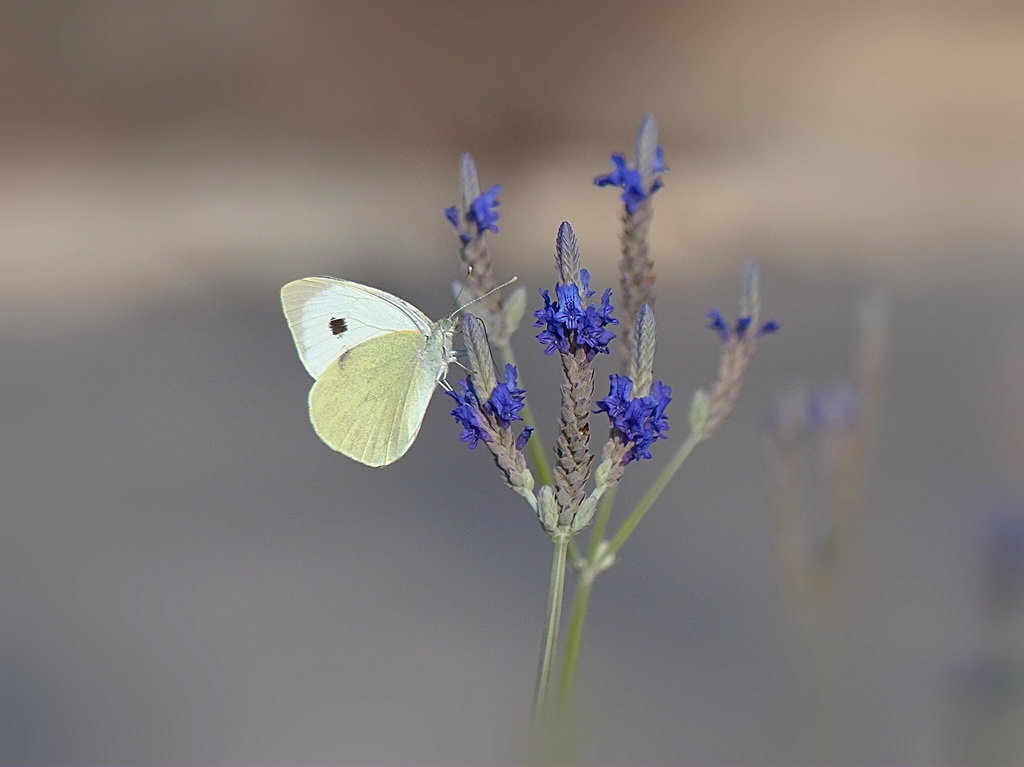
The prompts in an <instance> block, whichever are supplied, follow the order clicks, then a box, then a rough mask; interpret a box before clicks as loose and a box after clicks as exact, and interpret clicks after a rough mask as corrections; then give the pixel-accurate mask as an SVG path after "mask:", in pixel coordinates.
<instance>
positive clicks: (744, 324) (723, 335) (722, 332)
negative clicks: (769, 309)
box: [708, 309, 780, 344]
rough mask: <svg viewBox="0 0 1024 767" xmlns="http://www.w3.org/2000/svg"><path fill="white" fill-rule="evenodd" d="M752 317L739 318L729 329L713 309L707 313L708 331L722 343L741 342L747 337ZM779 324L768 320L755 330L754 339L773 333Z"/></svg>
mask: <svg viewBox="0 0 1024 767" xmlns="http://www.w3.org/2000/svg"><path fill="white" fill-rule="evenodd" d="M753 320H754V318H753V317H749V316H748V317H740V318H739V319H737V320H736V324H735V325H733V327H732V328H731V329H730V328H729V323H728V322H726V321H725V317H724V316H722V313H721V312H720V311H718V310H717V309H713V310H711V311H710V312H708V329H709V330H714V331H715V332H716V333H718V337H719V338H720V339H721V341H722V343H723V344H724V343H728V342H729V341H730V340H736V341H742V340H743V339H744V337H746V335H747V331H748V330H750V325H751V323H752V322H753ZM779 327H780V326H779V323H778V321H777V320H768V321H767V322H765V323H764V324H763V325H761V327H759V328H758V329H757V333H756V334H755V337H756V338H760V337H761V336H765V335H768V334H769V333H774V332H776V331H777V330H778V329H779Z"/></svg>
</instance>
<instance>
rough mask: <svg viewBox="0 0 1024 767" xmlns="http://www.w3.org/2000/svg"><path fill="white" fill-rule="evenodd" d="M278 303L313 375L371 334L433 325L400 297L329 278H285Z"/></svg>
mask: <svg viewBox="0 0 1024 767" xmlns="http://www.w3.org/2000/svg"><path fill="white" fill-rule="evenodd" d="M281 304H282V305H283V307H284V313H285V317H286V318H287V319H288V327H289V328H290V329H291V332H292V337H293V338H294V339H295V347H296V348H297V349H298V351H299V357H300V358H301V359H302V364H303V365H305V366H306V370H307V371H309V374H310V375H311V376H313V378H319V377H320V376H321V374H323V373H324V371H326V370H327V369H328V367H329V366H330V365H331V363H333V362H335V361H336V360H337V359H338V358H339V357H340V356H341V355H343V354H345V353H346V352H348V351H349V350H351V349H354V348H355V347H357V346H360V345H361V344H363V343H364V342H367V341H370V340H371V339H373V338H377V337H379V336H384V335H386V334H389V333H394V332H395V331H400V330H401V331H404V330H415V331H416V332H417V333H418V334H419V335H421V336H424V337H425V336H428V335H429V334H430V332H431V329H432V323H431V322H430V320H429V319H428V318H427V316H426V315H425V314H423V312H421V311H420V310H419V309H417V308H416V307H415V306H413V305H412V304H410V303H408V302H406V301H403V300H402V299H401V298H398V297H397V296H393V295H391V294H390V293H386V292H384V291H383V290H377V289H376V288H371V287H369V286H367V285H360V284H359V283H357V282H349V281H348V280H338V279H334V278H333V277H308V278H306V279H302V280H296V281H294V282H289V283H288V284H287V285H285V286H284V287H283V288H282V289H281Z"/></svg>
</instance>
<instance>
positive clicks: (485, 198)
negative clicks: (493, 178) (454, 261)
mask: <svg viewBox="0 0 1024 767" xmlns="http://www.w3.org/2000/svg"><path fill="white" fill-rule="evenodd" d="M500 192H501V184H495V185H494V186H492V187H491V188H490V189H488V190H487V191H486V192H483V193H482V194H480V195H477V196H476V197H474V198H473V199H472V200H471V201H470V203H469V206H468V208H467V209H466V210H465V211H463V210H460V209H459V208H458V207H456V206H455V205H452V206H451V207H450V208H445V209H444V217H445V218H447V219H448V222H449V223H450V224H451V225H452V226H453V227H454V228H455V232H456V234H458V235H459V239H460V240H461V241H462V243H463V244H465V243H468V242H470V241H471V240H473V239H475V238H479V237H480V236H481V235H483V233H484V232H494V233H495V234H497V233H498V232H499V231H501V230H500V229H499V228H498V224H497V221H498V219H499V218H500V217H501V214H500V213H498V206H499V205H501V201H500V200H498V194H499V193H500Z"/></svg>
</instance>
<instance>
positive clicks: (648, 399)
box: [595, 374, 672, 464]
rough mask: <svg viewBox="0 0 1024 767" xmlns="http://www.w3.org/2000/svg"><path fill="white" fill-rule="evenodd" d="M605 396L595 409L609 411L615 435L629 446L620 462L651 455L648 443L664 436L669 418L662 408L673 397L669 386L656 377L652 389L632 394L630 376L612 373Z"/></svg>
mask: <svg viewBox="0 0 1024 767" xmlns="http://www.w3.org/2000/svg"><path fill="white" fill-rule="evenodd" d="M610 378H611V389H610V391H609V392H608V396H607V397H605V398H604V399H603V400H599V401H598V403H597V410H596V411H595V412H604V413H607V414H608V419H609V420H610V421H611V423H612V427H613V428H614V429H615V438H616V439H617V440H618V441H619V442H620V443H621V444H623V445H629V446H630V447H629V450H628V451H627V452H626V455H625V456H624V457H623V459H622V463H623V464H627V463H630V462H631V461H634V460H638V459H643V458H650V457H651V451H650V448H651V445H653V444H654V443H655V442H656V441H657V440H659V439H665V438H666V436H667V435H666V434H665V432H667V431H668V429H669V426H668V418H667V416H666V415H665V410H666V408H667V407H668V403H669V402H671V401H672V389H671V387H669V386H666V385H665V384H663V383H662V382H661V381H655V382H654V384H653V385H652V386H651V393H650V394H648V395H647V396H645V397H632V396H631V395H632V393H633V381H632V379H631V378H630V377H629V376H623V375H617V374H612V375H611V376H610Z"/></svg>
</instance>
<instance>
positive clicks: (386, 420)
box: [309, 330, 447, 466]
mask: <svg viewBox="0 0 1024 767" xmlns="http://www.w3.org/2000/svg"><path fill="white" fill-rule="evenodd" d="M437 335H438V334H437V333H432V334H431V335H430V336H429V337H427V336H425V335H423V333H421V332H420V331H419V330H400V331H396V332H391V333H387V334H385V335H378V336H376V337H373V338H371V339H370V340H368V341H364V342H363V343H361V344H359V345H358V346H356V347H354V348H352V349H350V350H349V351H348V352H346V353H345V354H344V355H343V356H342V357H341V358H340V359H337V360H335V361H334V362H332V363H329V364H328V366H327V368H326V369H325V370H324V371H323V373H321V375H320V376H319V377H318V378H317V381H316V383H315V384H313V388H312V390H311V391H310V393H309V414H310V419H311V420H312V421H313V428H314V429H315V430H316V433H317V434H318V435H319V436H320V438H321V439H322V440H323V441H324V442H326V443H327V444H328V445H329V446H330V447H332V448H333V449H335V450H337V451H339V452H340V453H343V454H345V455H347V456H348V457H349V458H352V459H354V460H356V461H359V462H360V463H364V464H366V465H368V466H383V465H385V464H389V463H392V462H394V461H396V460H398V459H399V458H400V457H401V456H402V455H404V454H405V452H406V451H407V450H408V449H409V446H410V445H411V444H412V442H413V440H414V439H416V435H417V434H418V433H419V429H420V424H421V423H422V422H423V416H424V413H425V412H426V409H427V404H428V403H429V402H430V398H431V396H432V394H433V390H434V386H435V383H436V381H437V377H438V375H440V373H441V372H443V369H444V368H446V367H447V360H445V361H444V362H443V363H439V359H435V357H438V354H437V352H436V351H435V350H433V349H432V348H431V350H430V352H428V351H427V349H428V346H429V347H433V346H436V345H437V342H439V340H438V341H435V339H437ZM439 364H443V367H442V368H440V370H439Z"/></svg>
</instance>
